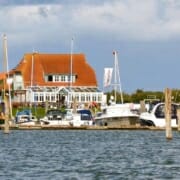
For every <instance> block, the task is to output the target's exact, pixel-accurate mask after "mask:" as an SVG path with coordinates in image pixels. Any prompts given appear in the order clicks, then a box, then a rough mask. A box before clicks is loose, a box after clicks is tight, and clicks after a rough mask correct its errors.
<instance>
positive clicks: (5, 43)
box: [3, 34, 12, 118]
mask: <svg viewBox="0 0 180 180" xmlns="http://www.w3.org/2000/svg"><path fill="white" fill-rule="evenodd" d="M3 54H4V55H3V57H4V71H5V73H6V75H7V82H6V83H7V85H8V96H9V98H8V99H9V112H10V114H9V115H10V118H12V102H11V87H10V86H11V83H12V82H11V79H10V78H9V64H8V52H7V37H6V35H5V34H4V35H3ZM4 98H5V82H4Z"/></svg>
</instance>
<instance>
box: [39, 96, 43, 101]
mask: <svg viewBox="0 0 180 180" xmlns="http://www.w3.org/2000/svg"><path fill="white" fill-rule="evenodd" d="M39 101H40V102H43V101H44V95H43V94H40V96H39Z"/></svg>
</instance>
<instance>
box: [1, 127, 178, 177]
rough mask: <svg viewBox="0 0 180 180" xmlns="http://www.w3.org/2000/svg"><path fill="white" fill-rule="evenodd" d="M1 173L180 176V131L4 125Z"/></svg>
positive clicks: (86, 175)
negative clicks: (168, 134)
mask: <svg viewBox="0 0 180 180" xmlns="http://www.w3.org/2000/svg"><path fill="white" fill-rule="evenodd" d="M0 179H1V180H11V179H13V180H15V179H17V180H21V179H22V180H26V179H27V180H31V179H32V180H34V179H38V180H39V179H40V180H41V179H42V180H46V179H47V180H54V179H55V180H56V179H57V180H59V179H60V180H61V179H62V180H64V179H67V180H69V179H72V180H76V179H81V180H84V179H85V180H91V179H92V180H99V179H103V180H104V179H105V180H106V179H107V180H109V179H110V180H111V179H112V180H114V179H115V180H116V179H117V180H119V179H133V180H134V179H143V180H144V179H180V133H178V132H175V131H174V132H173V139H172V140H171V141H167V140H166V138H165V132H164V131H121V130H116V131H101V130H100V131H93V130H92V131H91V130H90V131H82V130H55V131H51V130H34V131H29V130H27V131H18V130H14V131H10V134H8V135H7V134H4V133H3V131H0Z"/></svg>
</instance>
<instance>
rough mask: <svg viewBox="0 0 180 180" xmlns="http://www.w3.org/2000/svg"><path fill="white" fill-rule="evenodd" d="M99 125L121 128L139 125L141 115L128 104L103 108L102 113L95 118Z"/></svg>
mask: <svg viewBox="0 0 180 180" xmlns="http://www.w3.org/2000/svg"><path fill="white" fill-rule="evenodd" d="M95 123H96V124H97V125H103V126H108V127H121V126H129V125H136V124H138V123H139V115H138V114H137V113H134V112H133V111H132V109H131V107H130V106H129V105H128V104H111V105H109V106H105V107H102V113H99V114H98V115H97V116H96V117H95Z"/></svg>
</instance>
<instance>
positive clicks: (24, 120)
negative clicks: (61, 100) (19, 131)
mask: <svg viewBox="0 0 180 180" xmlns="http://www.w3.org/2000/svg"><path fill="white" fill-rule="evenodd" d="M37 122H38V120H37V118H36V117H35V116H33V115H32V113H31V110H29V109H25V110H23V111H20V112H18V113H17V114H16V117H15V124H18V125H27V126H30V125H36V124H37Z"/></svg>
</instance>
